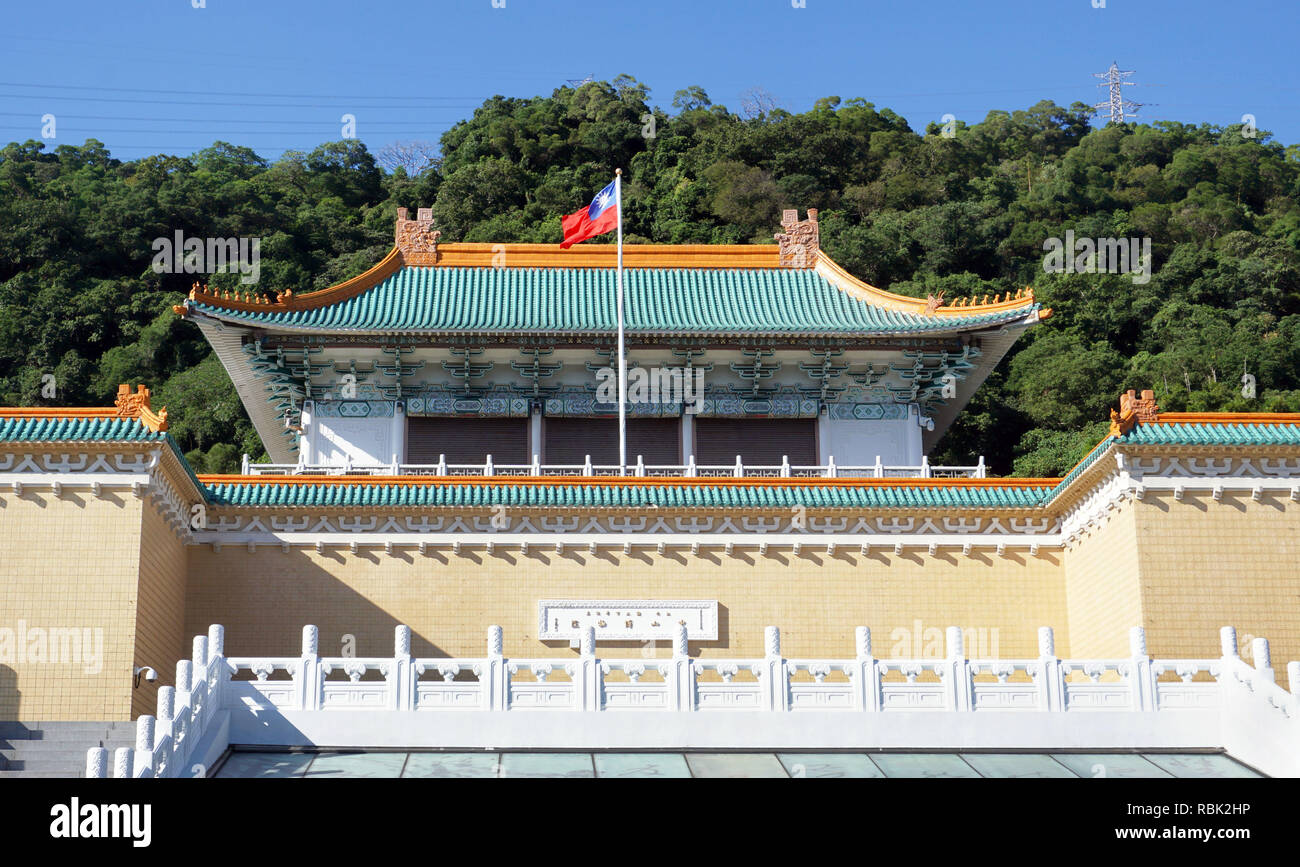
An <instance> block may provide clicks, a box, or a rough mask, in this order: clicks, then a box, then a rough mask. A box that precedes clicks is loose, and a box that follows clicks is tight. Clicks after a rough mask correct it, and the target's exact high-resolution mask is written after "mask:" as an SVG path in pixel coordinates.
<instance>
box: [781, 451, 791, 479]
mask: <svg viewBox="0 0 1300 867" xmlns="http://www.w3.org/2000/svg"><path fill="white" fill-rule="evenodd" d="M781 478H783V479H788V478H790V456H789V455H781Z"/></svg>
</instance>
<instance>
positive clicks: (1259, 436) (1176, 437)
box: [1119, 423, 1300, 446]
mask: <svg viewBox="0 0 1300 867" xmlns="http://www.w3.org/2000/svg"><path fill="white" fill-rule="evenodd" d="M1119 441H1120V442H1123V443H1132V444H1137V445H1224V446H1273V445H1300V424H1241V423H1225V424H1215V423H1209V424H1201V423H1198V424H1139V425H1136V426H1135V427H1134V428H1133V429H1132V430H1130V431H1129V432H1128V433H1126V434H1124V435H1123V436H1122V437H1119Z"/></svg>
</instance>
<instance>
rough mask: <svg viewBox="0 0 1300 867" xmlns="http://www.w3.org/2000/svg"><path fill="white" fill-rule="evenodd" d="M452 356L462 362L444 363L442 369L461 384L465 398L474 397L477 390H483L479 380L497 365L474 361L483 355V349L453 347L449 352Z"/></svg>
mask: <svg viewBox="0 0 1300 867" xmlns="http://www.w3.org/2000/svg"><path fill="white" fill-rule="evenodd" d="M448 351H449V352H450V353H451V354H452V355H454V356H456V357H458V358H459V359H460V361H444V362H443V363H442V369H443V370H445V371H447V372H448V373H450V374H451V375H452V376H453V377H454V378H455V379H456V380H457V381H458V383H459V386H458V389H456V390H459V391H460V393H461V395H462V396H464V397H472V396H473V395H474V392H475V389H481V388H482V385H480V384H478V380H480V379H482V378H483V377H484V376H486V375H487V374H488V372H489V371H491V370H492V368H493V367H495V366H496V365H495V364H493V363H492V362H490V361H474V358H476V357H477V356H480V355H482V354H483V350H482V349H481V348H479V349H475V348H471V347H465V348H463V349H462V348H459V347H454V346H453V347H451V348H450V349H449V350H448Z"/></svg>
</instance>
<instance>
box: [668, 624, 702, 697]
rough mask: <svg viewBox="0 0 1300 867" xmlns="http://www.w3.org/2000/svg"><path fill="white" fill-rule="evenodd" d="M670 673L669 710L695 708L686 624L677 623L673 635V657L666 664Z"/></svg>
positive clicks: (693, 680)
mask: <svg viewBox="0 0 1300 867" xmlns="http://www.w3.org/2000/svg"><path fill="white" fill-rule="evenodd" d="M668 671H669V672H670V674H671V677H670V681H671V682H670V683H669V684H668V686H669V694H668V703H669V709H670V710H687V711H690V710H695V704H696V702H695V666H694V664H693V663H692V662H691V651H690V644H689V639H688V636H687V633H686V624H685V623H678V624H677V631H676V633H675V634H674V635H673V659H672V662H670V663H669V664H668Z"/></svg>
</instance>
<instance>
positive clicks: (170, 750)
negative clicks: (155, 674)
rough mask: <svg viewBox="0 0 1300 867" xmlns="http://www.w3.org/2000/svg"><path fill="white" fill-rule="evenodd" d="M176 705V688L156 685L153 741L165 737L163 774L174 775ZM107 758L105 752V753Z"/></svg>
mask: <svg viewBox="0 0 1300 867" xmlns="http://www.w3.org/2000/svg"><path fill="white" fill-rule="evenodd" d="M175 707H176V690H175V689H174V688H172V687H170V686H160V687H158V721H157V724H156V725H157V730H156V732H155V743H156V742H157V741H160V740H162V739H163V738H164V737H166V738H167V751H166V752H164V753H163V768H162V769H161V770H162V774H163V776H167V777H173V776H175V775H176V767H175V765H176V762H175V761H174V760H173V758H172V755H173V754H174V753H175V752H176V726H175V723H174V721H173V716H174V715H175ZM105 758H106V759H107V752H106V753H105ZM158 770H159V769H158V768H157V767H155V768H154V773H155V774H157V773H158Z"/></svg>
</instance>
